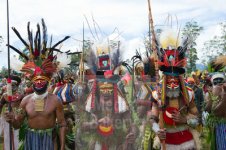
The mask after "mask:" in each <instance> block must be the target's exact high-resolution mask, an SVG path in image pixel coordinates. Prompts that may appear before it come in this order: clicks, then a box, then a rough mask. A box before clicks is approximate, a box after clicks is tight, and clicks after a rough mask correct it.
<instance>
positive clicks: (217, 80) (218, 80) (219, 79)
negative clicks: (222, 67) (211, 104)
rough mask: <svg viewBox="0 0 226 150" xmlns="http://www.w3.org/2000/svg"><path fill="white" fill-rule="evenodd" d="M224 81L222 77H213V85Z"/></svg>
mask: <svg viewBox="0 0 226 150" xmlns="http://www.w3.org/2000/svg"><path fill="white" fill-rule="evenodd" d="M222 83H224V79H223V78H216V79H213V85H214V86H216V85H220V84H222Z"/></svg>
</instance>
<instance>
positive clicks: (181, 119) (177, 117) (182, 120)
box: [172, 111, 187, 123]
mask: <svg viewBox="0 0 226 150" xmlns="http://www.w3.org/2000/svg"><path fill="white" fill-rule="evenodd" d="M172 119H173V121H175V122H176V123H187V119H186V117H185V116H182V115H181V114H180V112H178V111H174V112H173V113H172Z"/></svg>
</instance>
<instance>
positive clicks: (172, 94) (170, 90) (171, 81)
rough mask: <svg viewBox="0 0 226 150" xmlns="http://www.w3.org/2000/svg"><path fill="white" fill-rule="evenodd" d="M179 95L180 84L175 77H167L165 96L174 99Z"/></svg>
mask: <svg viewBox="0 0 226 150" xmlns="http://www.w3.org/2000/svg"><path fill="white" fill-rule="evenodd" d="M179 95H180V84H179V78H178V77H177V76H167V78H166V96H167V97H169V98H176V97H178V96H179Z"/></svg>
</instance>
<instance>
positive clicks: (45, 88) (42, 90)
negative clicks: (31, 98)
mask: <svg viewBox="0 0 226 150" xmlns="http://www.w3.org/2000/svg"><path fill="white" fill-rule="evenodd" d="M47 88H48V83H46V84H45V85H44V86H43V87H42V88H37V87H36V86H35V85H34V84H33V89H34V91H35V93H36V94H38V95H41V94H44V93H45V92H46V91H47Z"/></svg>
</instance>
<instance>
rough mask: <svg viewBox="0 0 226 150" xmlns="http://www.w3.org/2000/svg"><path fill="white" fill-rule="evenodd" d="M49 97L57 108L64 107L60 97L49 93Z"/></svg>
mask: <svg viewBox="0 0 226 150" xmlns="http://www.w3.org/2000/svg"><path fill="white" fill-rule="evenodd" d="M48 97H49V99H50V100H51V102H53V103H54V104H55V105H56V106H58V105H62V104H61V102H60V101H59V100H58V97H57V96H56V95H55V94H52V93H49V94H48Z"/></svg>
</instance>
